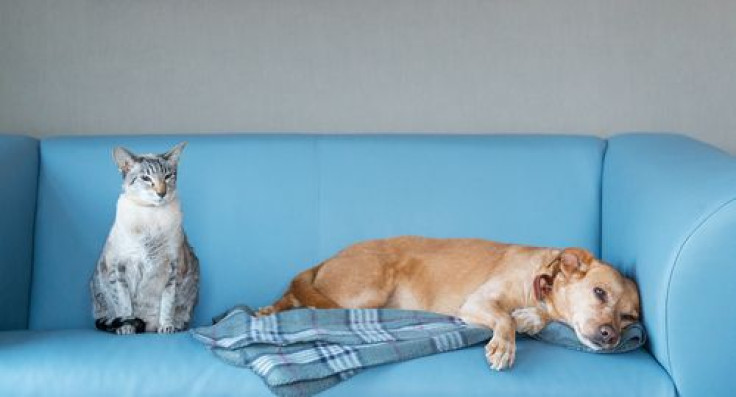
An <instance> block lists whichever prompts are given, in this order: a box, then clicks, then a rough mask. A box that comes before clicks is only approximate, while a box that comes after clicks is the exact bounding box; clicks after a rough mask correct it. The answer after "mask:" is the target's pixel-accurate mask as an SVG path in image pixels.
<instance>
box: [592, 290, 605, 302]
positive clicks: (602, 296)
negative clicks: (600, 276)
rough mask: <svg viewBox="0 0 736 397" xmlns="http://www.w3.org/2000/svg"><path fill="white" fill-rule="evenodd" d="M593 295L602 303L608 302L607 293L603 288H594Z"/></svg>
mask: <svg viewBox="0 0 736 397" xmlns="http://www.w3.org/2000/svg"><path fill="white" fill-rule="evenodd" d="M593 293H594V294H595V296H596V297H597V298H598V299H600V301H601V302H605V301H606V298H607V297H606V291H605V290H604V289H603V288H601V287H595V288H593Z"/></svg>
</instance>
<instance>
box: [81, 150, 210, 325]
mask: <svg viewBox="0 0 736 397" xmlns="http://www.w3.org/2000/svg"><path fill="white" fill-rule="evenodd" d="M185 145H186V144H185V143H180V144H179V145H177V146H175V147H174V148H173V149H171V150H170V151H168V152H166V153H164V154H159V155H155V154H143V155H136V154H133V153H132V152H130V151H129V150H127V149H124V148H122V147H117V148H115V150H114V151H113V157H114V159H115V162H116V164H117V165H118V167H119V169H120V172H121V173H122V176H123V191H122V193H121V194H120V197H119V198H118V202H117V212H116V214H115V221H114V223H113V226H112V228H111V230H110V234H109V235H108V237H107V241H106V242H105V246H104V247H103V250H102V254H101V255H100V258H99V260H98V261H97V266H96V267H95V270H94V273H93V275H92V278H91V280H90V290H91V293H92V308H93V310H92V312H93V313H92V314H93V316H94V319H95V327H96V328H97V329H99V330H102V331H107V332H113V333H116V334H133V333H140V332H159V333H172V332H177V331H181V330H185V329H187V328H188V326H189V323H190V321H191V318H192V311H193V309H194V306H195V304H196V302H197V297H198V290H199V260H198V259H197V256H196V255H195V254H194V251H193V249H192V247H191V246H190V245H189V242H188V241H187V237H186V234H185V233H184V229H183V227H182V212H181V207H180V203H179V198H178V196H177V190H176V180H177V168H178V163H179V156H180V155H181V151H182V149H183V148H184V146H185Z"/></svg>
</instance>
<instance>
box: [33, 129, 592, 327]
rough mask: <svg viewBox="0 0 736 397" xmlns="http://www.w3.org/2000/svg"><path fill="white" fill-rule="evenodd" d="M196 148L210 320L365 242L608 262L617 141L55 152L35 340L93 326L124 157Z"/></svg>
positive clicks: (55, 146)
mask: <svg viewBox="0 0 736 397" xmlns="http://www.w3.org/2000/svg"><path fill="white" fill-rule="evenodd" d="M181 140H188V141H189V142H190V144H189V146H188V147H187V148H186V149H185V151H184V154H183V156H182V160H181V166H180V167H181V168H180V173H179V176H180V177H179V189H180V195H181V199H182V205H183V209H184V215H185V228H186V230H187V233H188V234H189V236H190V241H191V243H192V245H193V246H194V248H195V250H196V252H197V254H198V255H199V257H200V260H201V265H202V281H201V299H200V303H199V305H198V307H197V309H196V311H195V323H196V324H198V325H201V324H206V323H207V322H208V321H209V319H210V318H211V317H212V316H213V315H215V314H217V313H220V312H222V311H224V310H225V309H227V308H229V307H230V306H232V305H233V304H235V303H238V302H244V303H248V304H250V305H253V306H258V305H264V304H268V303H271V302H272V301H273V300H274V299H275V298H277V297H278V296H279V295H280V294H281V293H282V292H283V290H284V289H285V288H286V286H287V284H288V282H289V280H290V279H291V278H292V277H293V276H294V275H295V274H296V273H297V272H298V271H299V270H300V269H304V268H306V267H309V266H312V265H315V264H317V263H318V262H319V261H321V260H324V259H325V258H327V257H329V256H330V255H332V254H334V253H335V252H336V251H337V250H339V249H341V248H343V247H345V246H347V245H349V244H351V243H354V242H356V241H358V240H363V239H368V238H377V237H389V236H395V235H400V234H420V235H426V236H435V237H481V238H488V239H493V240H500V241H508V242H518V243H525V244H534V245H542V246H582V247H586V248H588V249H591V250H593V251H594V252H599V251H600V186H601V180H600V177H601V167H602V156H603V151H604V148H605V142H604V141H602V140H600V139H597V138H592V137H569V136H503V135H501V136H488V135H486V136H452V137H450V136H308V135H301V136H283V135H282V136H258V135H256V136H254V135H231V136H218V137H212V136H162V137H134V136H125V137H92V138H90V137H86V138H62V139H50V140H44V141H42V142H41V175H40V184H39V204H38V214H37V216H38V222H37V230H36V246H35V268H34V273H33V290H32V299H31V314H30V327H31V328H32V329H63V328H80V327H85V328H89V327H91V326H92V318H91V314H90V311H91V310H90V303H89V292H88V288H87V280H88V278H89V275H90V274H91V272H92V269H93V268H94V265H95V261H96V260H97V257H98V256H99V254H100V250H101V248H102V245H103V243H104V241H105V238H106V236H107V233H108V231H109V228H110V226H111V224H112V221H113V217H114V211H115V200H116V197H117V195H118V194H119V191H120V182H121V181H120V177H119V175H118V173H117V170H116V168H115V166H114V164H113V162H112V159H111V154H110V153H111V150H112V148H113V147H114V146H116V145H125V146H127V147H129V148H130V149H132V150H134V151H136V152H141V151H144V152H163V151H164V150H166V149H168V148H169V147H171V146H172V145H174V144H175V143H177V142H179V141H181Z"/></svg>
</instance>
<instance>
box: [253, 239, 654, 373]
mask: <svg viewBox="0 0 736 397" xmlns="http://www.w3.org/2000/svg"><path fill="white" fill-rule="evenodd" d="M300 307H310V308H318V309H329V308H396V309H408V310H424V311H431V312H437V313H441V314H446V315H451V316H456V317H459V318H461V319H462V320H464V321H465V322H467V323H473V324H480V325H483V326H487V327H489V328H491V329H492V330H493V337H492V338H491V340H490V341H489V342H488V344H487V345H486V358H487V360H488V363H489V364H490V366H491V368H492V369H494V370H503V369H506V368H509V367H511V366H512V365H513V363H514V359H515V356H516V340H515V334H516V332H519V333H526V334H535V333H537V332H539V331H541V330H542V328H544V326H545V325H546V324H547V323H548V322H550V321H560V322H564V323H566V324H568V325H569V326H571V327H572V328H573V329H574V330H575V333H576V335H577V337H578V339H579V340H580V342H582V343H583V344H585V345H586V346H588V347H590V348H591V349H594V350H607V349H612V348H614V347H616V346H617V345H618V343H619V342H620V334H621V329H623V328H624V327H626V326H627V325H630V324H632V323H634V322H636V321H638V319H639V313H640V309H639V293H638V291H637V287H636V284H635V283H634V282H633V281H632V280H630V279H628V278H626V277H624V276H623V275H621V273H619V272H618V271H617V270H616V269H614V268H613V267H612V266H610V265H608V264H606V263H604V262H602V261H601V260H598V259H596V258H595V257H594V256H593V255H592V254H591V253H590V252H589V251H587V250H585V249H582V248H566V249H562V250H560V249H555V248H539V247H530V246H523V245H515V244H504V243H498V242H493V241H487V240H481V239H434V238H424V237H415V236H404V237H395V238H389V239H381V240H371V241H365V242H361V243H357V244H355V245H352V246H350V247H348V248H346V249H344V250H343V251H341V252H339V253H338V254H337V255H335V256H333V257H332V258H330V259H328V260H326V261H324V262H322V263H321V264H319V265H317V266H315V267H312V268H310V269H308V270H306V271H304V272H302V273H300V274H299V275H297V276H296V277H295V278H294V279H293V280H292V282H291V285H290V286H289V289H288V290H287V291H286V293H284V295H283V296H282V297H281V298H280V299H279V300H278V301H276V302H275V303H274V304H272V305H271V306H266V307H263V308H261V309H260V310H259V312H258V315H268V314H272V313H276V312H280V311H284V310H289V309H293V308H300Z"/></svg>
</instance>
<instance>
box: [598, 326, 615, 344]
mask: <svg viewBox="0 0 736 397" xmlns="http://www.w3.org/2000/svg"><path fill="white" fill-rule="evenodd" d="M598 338H599V341H600V342H601V343H603V344H606V345H611V344H614V343H615V342H616V341H618V332H616V329H615V328H613V326H612V325H610V324H604V325H601V326H600V328H598Z"/></svg>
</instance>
